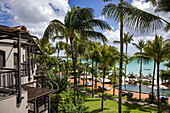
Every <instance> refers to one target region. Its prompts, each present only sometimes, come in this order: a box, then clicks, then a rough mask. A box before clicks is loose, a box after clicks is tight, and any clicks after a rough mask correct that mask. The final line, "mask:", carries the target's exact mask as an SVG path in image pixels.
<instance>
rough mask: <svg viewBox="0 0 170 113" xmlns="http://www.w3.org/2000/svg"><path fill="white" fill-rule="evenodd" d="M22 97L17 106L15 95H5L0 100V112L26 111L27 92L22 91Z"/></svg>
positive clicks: (24, 112) (22, 112) (26, 112)
mask: <svg viewBox="0 0 170 113" xmlns="http://www.w3.org/2000/svg"><path fill="white" fill-rule="evenodd" d="M22 97H24V99H22V102H21V104H20V105H19V107H18V106H17V102H16V95H12V96H10V97H7V99H4V100H0V106H1V109H0V113H28V103H27V92H26V91H24V92H22Z"/></svg>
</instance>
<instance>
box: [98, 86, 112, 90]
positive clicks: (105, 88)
mask: <svg viewBox="0 0 170 113" xmlns="http://www.w3.org/2000/svg"><path fill="white" fill-rule="evenodd" d="M98 88H99V89H104V90H106V91H108V90H110V88H107V87H104V88H103V87H101V86H98Z"/></svg>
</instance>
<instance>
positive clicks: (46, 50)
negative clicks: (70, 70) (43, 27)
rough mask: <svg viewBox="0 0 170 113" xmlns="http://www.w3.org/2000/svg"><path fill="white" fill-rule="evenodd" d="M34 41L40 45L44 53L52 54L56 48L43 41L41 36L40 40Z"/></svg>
mask: <svg viewBox="0 0 170 113" xmlns="http://www.w3.org/2000/svg"><path fill="white" fill-rule="evenodd" d="M36 42H37V43H38V44H39V45H40V48H41V50H42V51H43V52H44V53H46V54H49V55H51V54H53V53H55V51H56V48H55V47H54V46H52V44H51V43H49V42H44V41H43V38H40V40H36Z"/></svg>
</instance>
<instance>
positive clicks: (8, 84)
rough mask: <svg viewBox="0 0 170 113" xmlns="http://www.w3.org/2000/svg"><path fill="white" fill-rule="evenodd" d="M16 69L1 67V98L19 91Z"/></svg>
mask: <svg viewBox="0 0 170 113" xmlns="http://www.w3.org/2000/svg"><path fill="white" fill-rule="evenodd" d="M16 83H17V79H16V70H15V69H10V68H1V69H0V99H3V98H4V97H7V96H9V95H13V94H15V93H17V88H16Z"/></svg>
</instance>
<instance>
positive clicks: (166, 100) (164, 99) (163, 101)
mask: <svg viewBox="0 0 170 113" xmlns="http://www.w3.org/2000/svg"><path fill="white" fill-rule="evenodd" d="M168 99H169V98H168V97H166V96H161V103H165V104H168Z"/></svg>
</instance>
